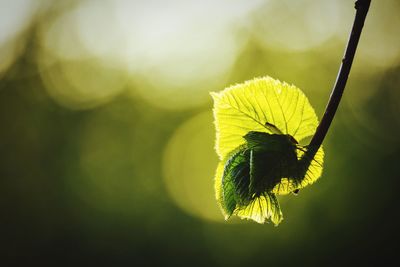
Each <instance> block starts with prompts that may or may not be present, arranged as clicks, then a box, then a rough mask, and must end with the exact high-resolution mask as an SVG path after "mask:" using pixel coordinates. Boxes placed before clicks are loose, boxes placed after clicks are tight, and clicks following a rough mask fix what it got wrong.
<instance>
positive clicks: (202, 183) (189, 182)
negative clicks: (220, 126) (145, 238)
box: [162, 111, 223, 222]
mask: <svg viewBox="0 0 400 267" xmlns="http://www.w3.org/2000/svg"><path fill="white" fill-rule="evenodd" d="M214 139H215V130H214V124H213V119H212V113H211V112H208V111H207V112H203V113H200V114H198V115H196V116H194V117H192V118H190V119H189V120H188V121H186V122H185V123H183V124H182V125H181V126H180V127H179V128H178V129H177V130H176V131H175V133H174V134H173V136H172V137H171V139H170V140H169V142H168V144H167V146H166V148H165V150H164V154H163V163H162V164H163V166H162V168H163V176H164V182H165V186H166V189H167V191H168V193H169V195H170V196H171V198H172V200H173V201H174V202H175V203H176V204H177V205H178V207H180V208H181V209H182V210H183V211H185V212H186V213H188V214H190V215H192V216H195V217H198V218H201V219H205V220H211V221H219V222H222V221H223V216H222V214H221V212H220V211H219V208H218V206H217V202H216V200H215V196H214V180H213V179H214V171H215V168H216V166H217V163H218V158H217V155H216V153H215V152H214Z"/></svg>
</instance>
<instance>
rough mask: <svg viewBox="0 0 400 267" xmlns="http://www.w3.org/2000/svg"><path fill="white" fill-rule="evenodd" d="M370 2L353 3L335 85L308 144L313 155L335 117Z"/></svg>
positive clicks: (365, 0)
mask: <svg viewBox="0 0 400 267" xmlns="http://www.w3.org/2000/svg"><path fill="white" fill-rule="evenodd" d="M370 3H371V0H357V1H356V3H355V9H356V15H355V19H354V23H353V28H352V30H351V34H350V37H349V40H348V42H347V47H346V51H345V54H344V57H343V59H342V64H341V65H340V69H339V73H338V75H337V77H336V82H335V85H334V87H333V89H332V93H331V95H330V98H329V101H328V104H327V106H326V108H325V113H324V115H323V117H322V119H321V123H320V124H319V125H318V128H317V130H316V132H315V134H314V136H313V138H312V139H311V142H310V144H309V148H310V153H312V154H315V153H316V151H317V150H318V149H319V147H320V146H321V144H322V142H323V141H324V138H325V136H326V133H327V132H328V129H329V127H330V125H331V123H332V120H333V118H334V117H335V113H336V110H337V108H338V106H339V103H340V100H341V98H342V95H343V91H344V88H345V87H346V82H347V78H348V77H349V73H350V69H351V64H352V63H353V59H354V54H355V53H356V49H357V44H358V41H359V39H360V35H361V31H362V28H363V26H364V21H365V17H366V16H367V13H368V9H369V6H370Z"/></svg>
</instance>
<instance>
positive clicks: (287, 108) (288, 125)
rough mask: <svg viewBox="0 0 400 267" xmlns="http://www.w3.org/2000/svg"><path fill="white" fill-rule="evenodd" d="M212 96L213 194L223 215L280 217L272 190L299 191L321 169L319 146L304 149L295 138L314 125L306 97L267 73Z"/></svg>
mask: <svg viewBox="0 0 400 267" xmlns="http://www.w3.org/2000/svg"><path fill="white" fill-rule="evenodd" d="M211 95H212V97H213V99H214V118H215V126H216V130H217V136H216V151H217V154H218V156H219V158H220V160H221V162H220V163H219V165H218V167H217V172H216V176H215V191H216V198H217V200H218V202H219V204H220V206H221V209H222V211H223V213H224V215H225V218H229V217H230V216H231V215H237V216H239V217H241V218H247V219H253V220H255V221H257V222H259V223H264V222H266V221H272V222H273V223H274V224H275V225H277V224H279V222H280V221H281V220H282V218H283V217H282V213H281V210H280V207H279V203H278V200H277V195H285V194H288V193H290V192H298V189H301V188H303V187H305V186H307V185H308V184H311V183H313V182H315V181H316V180H317V179H318V178H319V177H320V176H321V174H322V163H323V156H324V153H323V150H322V148H320V149H319V150H318V151H317V153H316V154H315V155H314V156H311V157H310V156H309V154H307V153H305V151H307V149H308V148H307V147H306V146H301V145H299V144H298V141H300V140H302V139H304V138H306V137H308V136H311V135H313V134H314V132H315V130H316V127H317V125H318V120H317V117H316V115H315V112H314V110H313V108H312V107H311V105H310V104H309V102H308V100H307V98H306V96H305V95H304V94H303V93H302V92H301V91H300V89H298V88H297V87H295V86H293V85H288V84H286V83H281V82H280V81H277V80H274V79H272V78H270V77H264V78H257V79H253V80H251V81H247V82H245V83H244V84H238V85H234V86H231V87H229V88H227V89H225V90H223V91H221V92H219V93H211Z"/></svg>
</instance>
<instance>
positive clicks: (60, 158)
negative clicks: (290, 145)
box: [0, 0, 400, 266]
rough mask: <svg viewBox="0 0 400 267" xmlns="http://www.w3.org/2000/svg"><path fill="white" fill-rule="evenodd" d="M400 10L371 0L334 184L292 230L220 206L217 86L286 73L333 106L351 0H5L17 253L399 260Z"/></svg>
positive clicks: (3, 65)
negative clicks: (226, 212) (228, 214)
mask: <svg viewBox="0 0 400 267" xmlns="http://www.w3.org/2000/svg"><path fill="white" fill-rule="evenodd" d="M399 13H400V6H399V3H398V1H397V0H385V1H373V2H372V5H371V9H370V12H369V15H368V17H367V20H366V24H365V28H364V31H363V34H362V36H361V40H360V45H359V49H358V50H357V54H356V58H355V61H354V64H353V68H352V73H351V75H350V77H349V81H348V85H347V89H346V92H345V94H344V96H343V101H342V103H341V105H340V107H339V110H338V114H337V116H336V117H335V120H334V122H333V124H332V127H331V129H330V131H329V133H328V136H327V138H326V139H325V143H324V149H326V151H329V153H327V155H326V158H325V159H324V161H325V162H326V166H325V168H324V178H323V179H320V181H319V182H318V183H316V184H315V185H313V187H312V188H308V187H307V188H305V189H304V190H302V191H301V194H299V195H298V196H296V197H294V196H291V195H288V196H285V197H284V198H282V199H280V205H281V207H282V209H284V210H285V223H284V224H281V225H280V227H279V228H276V229H275V228H273V227H266V226H262V225H258V224H254V223H247V222H245V221H242V220H239V219H234V218H232V220H230V221H229V222H225V221H224V220H223V216H222V215H221V214H220V211H219V210H218V206H217V204H216V202H215V200H214V190H213V175H214V171H215V168H216V166H217V164H218V157H217V156H216V155H215V152H214V150H213V142H214V138H215V136H214V127H213V124H212V121H213V120H212V114H211V112H209V111H210V110H211V108H212V99H211V97H210V96H209V92H210V91H219V90H221V89H223V88H225V87H227V86H229V85H230V84H235V83H241V82H243V81H245V80H249V79H252V78H254V77H261V76H265V75H270V76H272V77H276V78H278V79H280V80H285V81H287V82H289V83H294V84H296V85H297V86H298V87H299V88H301V89H302V90H303V91H304V93H305V95H307V97H308V98H309V100H310V103H312V104H313V107H314V108H315V111H316V114H317V115H318V116H320V115H321V114H322V112H323V110H324V107H325V105H326V102H327V99H328V97H329V93H330V89H331V86H332V84H333V82H334V79H335V77H336V72H337V68H338V66H339V64H340V60H341V57H342V54H343V49H344V45H345V41H346V39H347V36H348V33H349V32H350V24H351V23H352V20H353V15H354V10H353V3H352V2H351V1H347V0H340V1H328V0H322V1H311V0H307V1H289V0H285V1H283V0H265V1H262V0H254V1H244V0H243V1H239V0H235V1H178V0H176V1H173V0H168V1H160V0H153V1H136V0H133V1H125V0H117V1H109V0H105V1H95V0H72V1H51V0H36V1H34V0H0V151H1V156H0V209H1V220H0V231H1V233H0V234H1V240H2V242H1V251H2V257H1V259H0V265H1V266H9V265H14V266H15V265H17V266H19V265H24V266H29V265H32V264H33V263H41V264H42V265H55V266H60V265H65V266H78V265H82V264H86V265H93V264H95V263H100V264H102V265H109V266H118V265H135V266H136V265H161V264H162V265H164V266H180V265H183V264H184V265H190V266H228V265H229V266H252V265H266V264H268V265H272V266H279V265H281V266H282V265H294V264H296V265H298V266H302V265H304V266H313V265H314V266H321V265H324V266H326V265H335V266H337V265H346V264H350V263H356V264H357V265H359V264H362V262H363V261H364V262H366V263H369V264H371V263H372V262H374V261H379V264H376V265H382V264H384V261H385V260H388V261H389V260H391V258H393V255H396V253H395V252H396V251H397V249H396V246H394V245H392V244H391V240H397V239H396V238H395V236H396V234H397V232H398V225H399V218H398V215H397V213H396V211H397V207H398V204H397V203H398V197H397V195H398V192H397V191H398V188H399V187H400V186H399V179H398V167H397V165H398V162H399V160H400V157H399V155H400V154H399V153H400V141H399V138H398V136H399V135H400V119H399V118H400V117H399V116H398V114H399V111H400V109H399V107H400V93H399V92H400V91H399V90H398V88H399V87H400V80H399V77H400V76H399V73H400V46H399V45H398V43H399V38H400V35H399V34H398V29H399V16H398V14H399ZM306 141H307V140H304V142H305V143H306ZM383 185H384V186H383ZM377 244H379V246H378V245H377ZM3 262H4V263H3ZM143 263H144V264H143ZM330 263H331V264H330Z"/></svg>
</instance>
